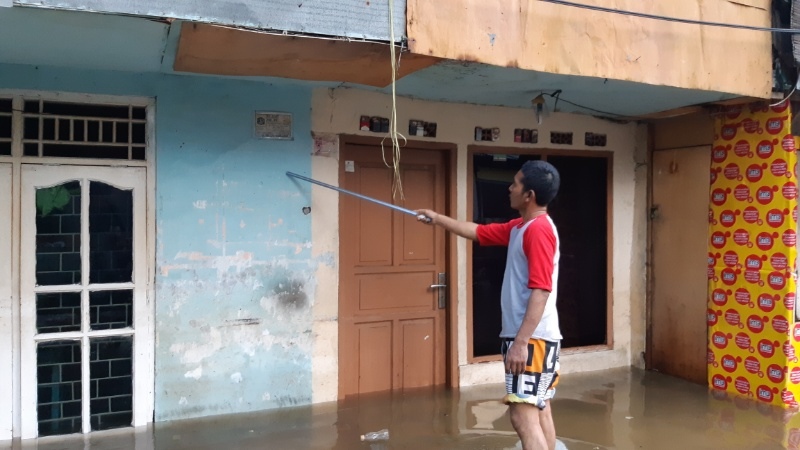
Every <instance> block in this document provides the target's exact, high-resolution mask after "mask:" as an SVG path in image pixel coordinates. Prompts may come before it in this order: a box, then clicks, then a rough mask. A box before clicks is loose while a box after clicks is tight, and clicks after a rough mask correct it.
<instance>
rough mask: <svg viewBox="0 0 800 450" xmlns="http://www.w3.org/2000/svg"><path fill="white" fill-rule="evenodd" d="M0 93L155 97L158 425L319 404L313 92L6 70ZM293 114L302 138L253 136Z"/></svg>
mask: <svg viewBox="0 0 800 450" xmlns="http://www.w3.org/2000/svg"><path fill="white" fill-rule="evenodd" d="M0 89H25V90H43V91H70V92H81V93H93V94H112V95H134V96H147V97H155V98H156V102H157V107H156V109H157V111H156V144H157V150H156V173H155V175H156V217H155V218H156V221H157V222H156V223H157V225H156V228H157V231H156V234H157V261H156V264H157V266H156V322H155V326H156V339H157V342H156V383H155V391H156V395H155V397H156V420H157V421H161V420H171V419H181V418H189V417H198V416H205V415H212V414H224V413H235V412H245V411H253V410H260V409H268V408H275V407H281V406H287V405H295V404H307V403H310V401H311V361H310V355H311V352H312V339H311V322H312V317H311V301H312V299H313V298H314V284H315V281H314V278H313V273H314V270H315V264H316V262H315V261H314V260H313V259H312V257H311V252H310V242H311V228H310V217H309V216H305V215H303V214H302V212H301V209H302V207H303V206H306V205H308V204H309V202H310V200H309V198H308V192H309V189H308V187H307V186H301V185H297V184H295V183H294V182H292V181H291V180H290V179H288V178H287V177H286V176H285V175H284V173H285V172H286V171H287V170H292V171H295V172H298V173H305V174H308V173H310V164H311V159H310V150H311V145H312V143H311V138H310V120H311V119H310V107H311V88H310V87H309V86H303V85H299V84H289V83H287V84H285V85H274V84H273V85H271V84H266V83H257V82H252V81H234V80H221V79H215V78H208V77H192V76H179V75H166V74H155V73H149V74H134V73H127V72H110V71H105V72H104V71H92V70H75V69H59V68H48V67H41V66H40V67H38V68H37V67H33V66H22V65H8V64H5V65H4V64H0ZM256 110H271V111H283V112H291V113H292V114H293V115H294V129H293V131H294V140H293V141H265V140H257V139H254V138H253V114H254V111H256Z"/></svg>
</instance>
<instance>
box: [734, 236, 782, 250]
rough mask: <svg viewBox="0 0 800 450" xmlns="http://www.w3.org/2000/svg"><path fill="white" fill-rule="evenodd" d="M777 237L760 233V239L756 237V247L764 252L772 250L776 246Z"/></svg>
mask: <svg viewBox="0 0 800 450" xmlns="http://www.w3.org/2000/svg"><path fill="white" fill-rule="evenodd" d="M776 237H777V236H773V235H772V234H770V233H767V232H763V233H759V234H758V237H756V245H757V246H758V248H760V249H761V250H764V251H767V250H770V249H771V248H772V246H773V245H774V244H775V238H776ZM724 245H725V244H723V246H724Z"/></svg>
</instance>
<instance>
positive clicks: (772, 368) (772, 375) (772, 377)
mask: <svg viewBox="0 0 800 450" xmlns="http://www.w3.org/2000/svg"><path fill="white" fill-rule="evenodd" d="M767 378H769V381H772V382H773V383H780V382H781V381H783V367H781V366H779V365H777V364H770V365H769V366H767Z"/></svg>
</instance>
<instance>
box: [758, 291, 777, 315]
mask: <svg viewBox="0 0 800 450" xmlns="http://www.w3.org/2000/svg"><path fill="white" fill-rule="evenodd" d="M758 307H759V308H760V309H761V310H762V311H764V312H770V311H772V310H773V309H775V298H774V297H773V296H772V295H770V294H761V295H759V296H758Z"/></svg>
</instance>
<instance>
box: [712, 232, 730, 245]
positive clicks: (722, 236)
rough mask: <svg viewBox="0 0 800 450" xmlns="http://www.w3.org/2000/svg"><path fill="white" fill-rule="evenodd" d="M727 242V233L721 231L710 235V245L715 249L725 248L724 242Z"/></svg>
mask: <svg viewBox="0 0 800 450" xmlns="http://www.w3.org/2000/svg"><path fill="white" fill-rule="evenodd" d="M726 241H727V233H723V232H722V231H715V232H713V233H711V245H713V246H714V247H716V248H722V247H725V242H726Z"/></svg>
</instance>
